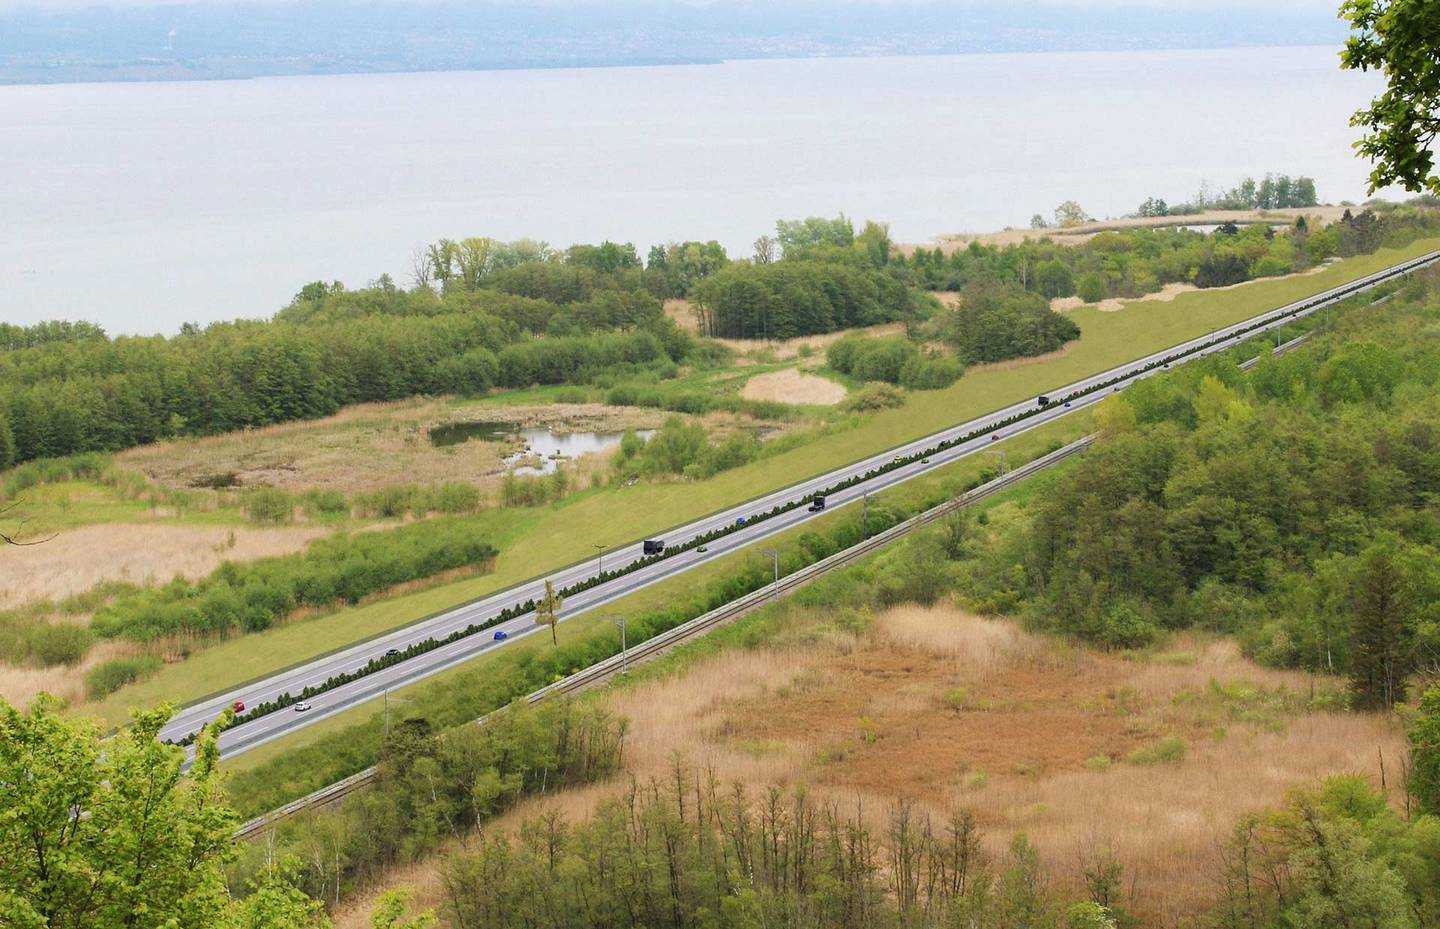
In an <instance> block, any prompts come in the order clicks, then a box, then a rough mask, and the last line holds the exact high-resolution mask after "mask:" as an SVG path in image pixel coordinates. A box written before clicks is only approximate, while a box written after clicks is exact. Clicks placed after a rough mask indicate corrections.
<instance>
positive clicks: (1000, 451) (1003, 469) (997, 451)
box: [985, 448, 1010, 478]
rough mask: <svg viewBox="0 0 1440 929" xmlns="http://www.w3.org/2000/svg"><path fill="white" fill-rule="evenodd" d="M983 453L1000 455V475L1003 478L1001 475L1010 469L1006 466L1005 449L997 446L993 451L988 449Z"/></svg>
mask: <svg viewBox="0 0 1440 929" xmlns="http://www.w3.org/2000/svg"><path fill="white" fill-rule="evenodd" d="M985 454H987V455H999V456H1000V476H1001V477H1002V478H1003V477H1004V476H1005V472H1006V471H1008V470H1010V469H1009V468H1008V467H1007V466H1006V462H1005V449H1003V448H997V449H995V450H994V451H989V452H986V453H985Z"/></svg>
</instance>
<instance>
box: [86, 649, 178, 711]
mask: <svg viewBox="0 0 1440 929" xmlns="http://www.w3.org/2000/svg"><path fill="white" fill-rule="evenodd" d="M162 664H164V662H162V661H161V660H160V659H159V658H156V657H155V656H154V655H134V656H125V657H121V658H111V659H110V660H109V661H106V662H103V663H101V664H98V665H96V666H95V667H94V668H92V669H91V670H90V673H89V674H87V675H85V689H86V692H87V693H88V694H89V696H90V699H91V700H99V699H100V698H101V697H104V696H107V695H109V694H112V693H114V692H115V691H117V690H119V689H120V688H121V687H124V686H125V685H126V684H131V683H134V682H135V681H138V680H140V679H141V678H142V677H148V676H150V675H151V674H154V673H155V672H156V671H159V670H160V667H161V665H162Z"/></svg>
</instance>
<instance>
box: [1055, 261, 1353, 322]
mask: <svg viewBox="0 0 1440 929" xmlns="http://www.w3.org/2000/svg"><path fill="white" fill-rule="evenodd" d="M1339 260H1340V259H1339V258H1328V259H1326V260H1325V261H1323V262H1321V263H1320V264H1318V265H1316V266H1315V267H1313V268H1306V269H1305V270H1304V271H1296V272H1295V273H1294V274H1281V275H1277V276H1275V277H1260V278H1255V279H1254V280H1249V281H1241V282H1240V283H1238V284H1226V285H1225V286H1224V287H1207V288H1205V290H1206V291H1217V290H1234V289H1235V288H1237V287H1244V286H1245V285H1246V284H1254V283H1256V282H1257V281H1283V280H1286V279H1288V278H1292V277H1309V276H1310V275H1312V274H1319V273H1320V272H1321V271H1324V270H1325V269H1326V268H1328V267H1330V265H1332V264H1334V263H1335V262H1337V261H1339ZM1200 289H1201V288H1199V287H1196V286H1195V285H1194V284H1185V283H1181V282H1174V283H1170V284H1166V285H1165V286H1164V287H1161V288H1160V289H1159V290H1157V291H1155V292H1154V293H1148V294H1145V295H1144V296H1140V297H1108V298H1106V299H1104V300H1101V301H1100V302H1098V303H1086V302H1085V301H1084V300H1081V299H1080V298H1079V297H1056V298H1055V299H1054V300H1051V301H1050V309H1052V310H1054V311H1055V312H1057V313H1065V312H1068V311H1070V310H1074V309H1079V308H1080V307H1082V306H1091V307H1094V308H1095V309H1097V310H1099V311H1100V312H1102V313H1114V312H1116V311H1117V310H1123V309H1125V307H1126V306H1127V305H1129V304H1131V303H1143V302H1146V301H1154V302H1157V303H1169V302H1171V301H1172V300H1174V299H1175V298H1176V297H1178V296H1180V295H1181V294H1188V293H1194V292H1195V291H1198V290H1200Z"/></svg>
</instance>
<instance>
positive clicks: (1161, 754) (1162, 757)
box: [1125, 735, 1186, 765]
mask: <svg viewBox="0 0 1440 929" xmlns="http://www.w3.org/2000/svg"><path fill="white" fill-rule="evenodd" d="M1185 751H1186V748H1185V740H1184V739H1182V738H1180V737H1179V736H1174V735H1167V736H1166V737H1165V738H1163V739H1161V740H1160V741H1158V742H1156V743H1155V744H1154V745H1147V746H1146V747H1145V748H1137V749H1135V751H1133V752H1131V753H1130V754H1129V755H1126V756H1125V760H1126V761H1128V762H1130V763H1131V764H1139V765H1151V764H1179V763H1180V762H1182V761H1184V760H1185Z"/></svg>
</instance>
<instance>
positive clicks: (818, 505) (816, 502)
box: [810, 497, 825, 513]
mask: <svg viewBox="0 0 1440 929" xmlns="http://www.w3.org/2000/svg"><path fill="white" fill-rule="evenodd" d="M823 509H825V498H824V497H815V498H814V499H812V500H811V501H810V512H812V513H818V512H820V511H821V510H823Z"/></svg>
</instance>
